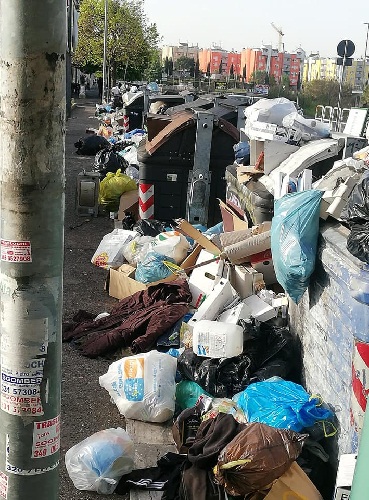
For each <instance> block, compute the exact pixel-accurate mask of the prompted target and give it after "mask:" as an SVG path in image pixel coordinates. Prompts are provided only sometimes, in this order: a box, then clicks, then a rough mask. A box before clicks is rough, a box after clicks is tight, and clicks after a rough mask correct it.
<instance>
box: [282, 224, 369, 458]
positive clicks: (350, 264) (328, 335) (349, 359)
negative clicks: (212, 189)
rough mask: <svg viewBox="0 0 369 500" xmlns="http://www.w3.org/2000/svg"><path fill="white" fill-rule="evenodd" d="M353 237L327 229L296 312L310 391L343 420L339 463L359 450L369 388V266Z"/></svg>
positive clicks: (293, 316)
mask: <svg viewBox="0 0 369 500" xmlns="http://www.w3.org/2000/svg"><path fill="white" fill-rule="evenodd" d="M347 235H348V230H347V229H346V228H344V227H343V226H341V225H340V224H336V225H333V226H332V224H328V223H325V224H324V225H323V227H322V231H321V241H320V246H319V252H318V254H319V257H318V261H317V265H316V271H315V273H314V275H313V276H312V278H311V281H310V286H309V288H308V290H307V291H306V293H305V295H304V297H303V299H302V301H301V302H300V304H299V305H298V306H296V305H294V304H291V307H290V320H291V329H292V331H294V332H295V333H296V334H297V335H298V336H299V338H300V340H301V345H302V358H303V359H302V361H303V378H304V383H305V386H306V388H307V390H308V391H309V392H310V393H312V394H320V395H321V396H322V397H323V399H324V401H325V402H326V403H328V404H330V405H332V406H333V407H334V409H335V412H336V415H337V418H338V421H339V427H340V428H339V432H338V434H337V436H336V437H335V438H334V446H333V450H332V454H333V456H332V458H333V460H335V459H337V457H338V456H339V455H340V454H342V453H354V452H355V451H356V450H357V443H358V432H360V428H361V426H362V419H363V413H364V408H365V404H366V395H367V394H368V389H369V371H368V369H367V366H368V364H369V360H368V359H363V356H364V358H369V356H368V355H366V354H365V352H366V350H367V348H368V347H369V346H368V343H369V305H368V304H367V303H363V302H366V301H367V300H368V297H369V296H368V295H366V297H365V296H364V298H363V296H362V295H363V293H362V292H365V291H366V290H369V266H367V265H365V264H363V263H362V262H361V261H359V260H358V259H356V258H355V257H353V256H352V255H351V254H350V253H349V252H348V251H347V249H346V240H347ZM355 296H356V297H357V298H360V297H359V296H361V300H362V301H363V302H359V301H358V300H356V299H355V298H354V297H355ZM360 346H361V347H363V348H364V349H360ZM358 348H359V351H358ZM358 352H360V353H362V352H364V355H362V354H361V356H360V355H359V354H358ZM353 387H354V390H353ZM363 407H364V408H363Z"/></svg>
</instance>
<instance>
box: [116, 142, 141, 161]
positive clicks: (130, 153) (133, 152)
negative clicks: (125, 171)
mask: <svg viewBox="0 0 369 500" xmlns="http://www.w3.org/2000/svg"><path fill="white" fill-rule="evenodd" d="M120 155H121V156H123V158H124V159H125V161H126V162H127V163H128V164H129V165H138V160H137V147H136V145H135V144H132V145H131V146H128V147H126V148H125V149H124V150H123V151H122V152H121V153H120Z"/></svg>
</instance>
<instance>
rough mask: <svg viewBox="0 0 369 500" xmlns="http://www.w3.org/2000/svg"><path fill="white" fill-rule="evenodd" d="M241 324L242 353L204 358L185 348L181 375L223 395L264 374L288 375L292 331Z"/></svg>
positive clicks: (181, 357)
mask: <svg viewBox="0 0 369 500" xmlns="http://www.w3.org/2000/svg"><path fill="white" fill-rule="evenodd" d="M242 325H243V327H244V339H245V340H244V346H243V348H244V351H243V353H242V354H240V355H239V356H234V357H232V358H218V359H216V358H203V357H201V356H197V355H196V354H195V353H194V352H193V350H192V349H186V350H185V351H184V352H183V353H182V354H181V355H180V357H179V358H178V370H179V372H180V373H181V375H182V376H183V377H184V378H186V379H189V380H192V381H194V382H196V383H197V384H199V385H200V386H201V387H202V388H203V389H205V390H206V391H207V392H208V393H209V394H211V395H212V396H216V397H220V398H222V397H229V398H232V396H233V395H234V394H236V393H237V392H241V391H242V390H243V389H244V388H245V387H247V386H248V385H249V384H250V383H251V382H253V381H255V380H263V373H265V374H266V375H267V376H270V375H278V376H281V377H286V376H287V375H288V374H289V373H290V371H291V370H293V368H294V358H295V353H294V349H293V343H292V337H291V335H290V333H289V330H288V329H287V328H279V327H274V326H270V325H267V324H265V323H262V324H260V325H256V323H255V322H243V323H242ZM268 367H271V368H270V369H268ZM263 370H264V372H263Z"/></svg>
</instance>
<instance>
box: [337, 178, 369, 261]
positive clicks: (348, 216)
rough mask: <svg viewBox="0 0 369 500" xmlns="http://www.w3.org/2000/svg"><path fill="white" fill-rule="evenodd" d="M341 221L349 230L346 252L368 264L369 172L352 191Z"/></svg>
mask: <svg viewBox="0 0 369 500" xmlns="http://www.w3.org/2000/svg"><path fill="white" fill-rule="evenodd" d="M342 219H343V220H345V221H347V223H348V224H349V226H350V229H351V233H350V235H349V237H348V238H347V249H348V251H349V252H350V253H352V255H354V256H355V257H357V258H358V259H360V260H362V261H363V262H367V263H368V264H369V172H365V173H364V175H363V176H362V178H361V179H360V181H359V183H358V184H357V185H356V186H355V188H354V190H353V191H352V193H351V196H350V198H349V201H348V204H347V206H346V209H345V210H344V211H343V213H342Z"/></svg>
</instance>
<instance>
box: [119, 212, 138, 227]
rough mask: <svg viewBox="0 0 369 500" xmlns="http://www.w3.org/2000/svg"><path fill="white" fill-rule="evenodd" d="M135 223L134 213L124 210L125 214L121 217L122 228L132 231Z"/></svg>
mask: <svg viewBox="0 0 369 500" xmlns="http://www.w3.org/2000/svg"><path fill="white" fill-rule="evenodd" d="M135 224H136V219H135V218H134V215H133V213H132V212H125V216H124V217H123V220H122V229H125V230H126V231H132V230H133V226H134V225H135Z"/></svg>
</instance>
